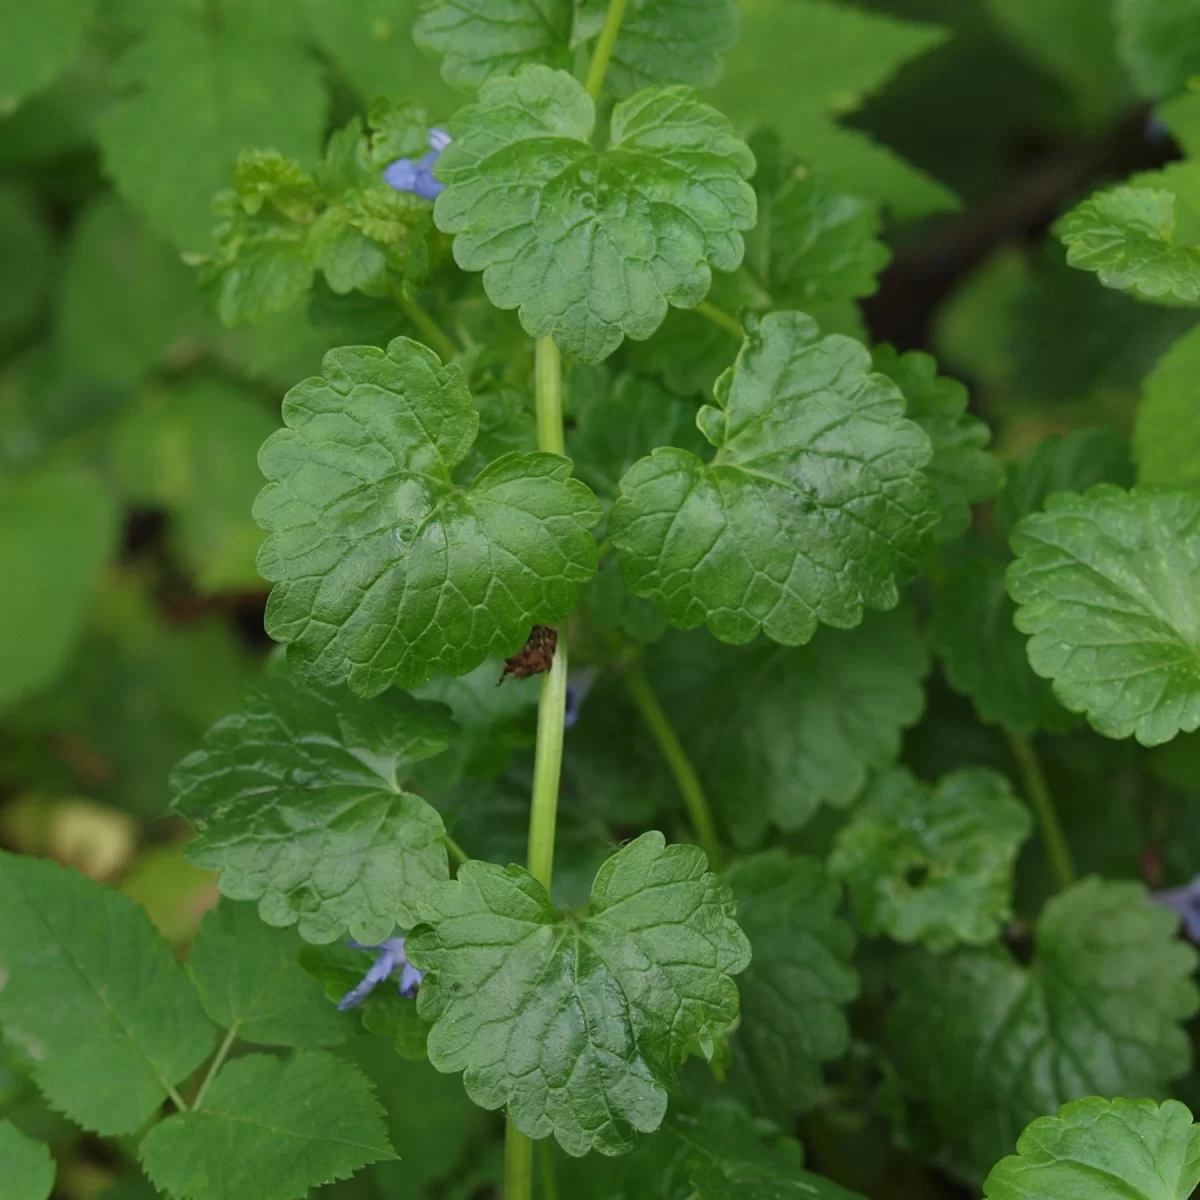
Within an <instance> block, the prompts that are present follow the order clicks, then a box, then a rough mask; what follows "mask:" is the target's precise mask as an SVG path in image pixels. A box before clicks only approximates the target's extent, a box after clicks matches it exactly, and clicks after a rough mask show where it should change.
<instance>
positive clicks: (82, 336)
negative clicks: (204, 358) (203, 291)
mask: <svg viewBox="0 0 1200 1200" xmlns="http://www.w3.org/2000/svg"><path fill="white" fill-rule="evenodd" d="M213 328H214V326H213V325H212V322H211V321H210V319H209V318H207V317H206V316H205V313H204V307H203V304H202V302H201V299H200V296H199V295H198V293H197V291H196V281H195V279H194V278H193V276H192V273H191V272H190V271H189V270H188V268H187V267H185V266H184V265H183V263H182V262H181V261H180V258H179V253H178V251H176V250H175V249H174V248H173V247H172V246H170V245H169V244H168V243H167V242H165V241H162V240H161V239H159V238H158V237H156V236H155V235H154V233H153V232H152V231H151V230H150V229H149V227H148V226H147V224H146V222H145V221H143V220H142V219H141V218H140V217H139V216H138V215H137V214H136V213H134V212H133V211H132V210H131V209H129V207H128V206H127V205H125V204H123V203H121V202H120V201H119V200H117V199H116V198H115V197H113V196H105V197H103V198H101V199H100V200H98V201H96V202H95V203H93V204H92V205H91V206H89V207H88V208H87V209H86V210H85V212H84V213H83V215H82V216H81V217H80V218H79V221H78V223H77V224H76V226H75V227H74V230H73V233H72V238H71V245H70V249H69V250H68V252H67V261H66V272H65V276H64V279H63V286H62V292H61V293H60V298H59V311H58V344H59V349H60V352H61V354H62V355H63V356H64V357H65V358H66V359H68V360H69V361H70V362H71V363H72V364H74V365H75V366H76V367H78V368H79V369H80V370H81V371H83V372H85V373H86V374H87V375H89V376H93V377H95V378H97V379H103V380H106V381H108V382H111V383H115V384H136V383H140V382H141V381H142V380H143V379H145V378H146V377H147V376H149V375H150V374H151V373H152V372H153V371H154V369H155V368H156V367H159V366H167V367H170V366H172V365H174V364H177V363H180V362H187V361H188V360H190V359H191V358H194V357H195V356H196V354H197V352H198V351H200V350H201V349H203V348H204V346H205V343H206V342H207V341H211V339H212V330H213Z"/></svg>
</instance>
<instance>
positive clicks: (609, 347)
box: [434, 66, 755, 362]
mask: <svg viewBox="0 0 1200 1200" xmlns="http://www.w3.org/2000/svg"><path fill="white" fill-rule="evenodd" d="M595 116H596V114H595V105H594V104H593V103H592V100H591V98H590V97H589V96H588V94H587V93H586V92H585V91H584V90H583V86H582V85H581V84H580V83H578V82H577V81H576V80H575V79H573V78H572V77H571V76H570V75H568V74H566V73H565V72H563V71H554V70H551V69H550V68H549V67H541V66H532V67H525V68H523V69H522V70H521V71H520V72H519V73H518V74H517V75H516V76H513V77H503V76H502V77H499V78H497V79H494V80H492V81H491V82H489V83H487V84H485V85H484V87H483V90H482V91H481V92H480V97H479V103H478V104H474V105H472V106H470V107H469V108H465V109H463V110H461V111H460V112H459V113H458V114H457V115H456V116H455V118H454V119H453V120H452V121H451V124H450V130H451V133H453V135H454V141H453V142H451V143H450V145H449V146H448V147H447V148H446V149H445V150H444V151H443V152H442V155H441V157H440V158H439V159H438V165H437V174H438V178H439V179H441V180H442V181H443V182H444V183H445V184H446V185H447V186H446V190H445V191H444V192H443V193H442V194H441V195H440V196H439V197H438V199H437V204H436V206H435V209H434V216H435V219H436V221H437V224H438V228H440V229H442V230H443V231H444V232H446V233H452V234H455V235H456V237H455V239H454V257H455V259H456V261H457V262H458V264H459V266H460V267H462V268H463V269H464V270H468V271H482V272H483V284H484V288H485V289H486V290H487V294H488V297H489V298H490V299H491V301H492V303H493V304H495V305H497V306H498V307H499V308H503V309H511V308H516V309H519V311H520V318H521V324H522V325H523V326H524V328H525V331H526V332H527V333H529V334H531V335H532V336H534V337H540V336H543V335H547V334H552V335H553V337H554V340H555V341H556V342H557V343H558V344H559V345H560V346H561V347H562V349H563V350H564V351H566V352H567V353H568V354H570V355H571V356H572V357H574V358H576V359H580V360H582V361H584V362H598V361H599V360H600V359H602V358H605V357H607V356H608V355H609V354H611V353H612V352H613V351H614V350H615V349H616V348H617V347H618V346H619V345H620V344H621V341H622V340H623V338H625V337H630V338H633V339H634V340H637V341H640V340H642V339H644V338H647V337H649V336H650V335H651V334H652V333H653V332H654V331H655V330H656V329H657V328H658V327H659V325H661V324H662V320H663V317H664V316H666V312H667V306H668V305H669V304H673V305H675V306H676V307H679V308H691V307H694V306H695V305H696V304H697V303H699V302H700V301H701V300H702V299H703V298H704V295H705V293H706V292H707V291H708V289H709V286H710V284H711V282H712V270H713V269H714V268H715V269H716V270H719V271H733V270H735V269H736V268H737V267H738V265H739V264H740V263H741V261H742V252H743V242H742V234H741V231H742V230H745V229H748V228H750V227H751V226H752V225H753V224H754V219H755V201H754V191H753V189H752V188H751V187H750V185H749V184H748V183H747V182H746V179H747V178H748V177H749V176H750V175H752V174H753V172H754V158H753V155H751V153H750V151H749V150H748V149H747V148H746V146H745V145H744V144H743V143H742V142H740V141H738V140H737V138H735V137H734V136H733V131H732V127H731V126H730V124H729V122H728V121H727V120H726V119H725V118H724V117H723V116H721V114H720V113H718V112H717V111H716V110H715V109H713V108H710V107H709V106H708V105H707V104H702V103H700V101H699V100H697V99H696V98H695V97H694V96H693V94H692V93H691V92H690V91H688V90H687V89H684V88H661V89H650V90H647V91H644V92H639V93H638V94H637V95H636V96H633V97H631V98H630V99H628V100H624V101H622V102H621V103H620V104H618V105H617V107H616V108H615V109H614V110H613V115H612V122H611V129H610V140H609V146H608V148H607V149H606V150H604V151H603V152H599V151H596V150H595V149H593V148H592V145H591V137H592V133H593V130H594V126H595Z"/></svg>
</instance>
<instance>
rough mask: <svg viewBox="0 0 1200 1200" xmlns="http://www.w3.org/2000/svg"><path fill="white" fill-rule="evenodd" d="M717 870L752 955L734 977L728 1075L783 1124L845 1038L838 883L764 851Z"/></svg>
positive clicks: (849, 976) (806, 1103)
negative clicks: (722, 872)
mask: <svg viewBox="0 0 1200 1200" xmlns="http://www.w3.org/2000/svg"><path fill="white" fill-rule="evenodd" d="M725 878H726V880H727V881H728V883H729V886H730V887H731V888H732V889H733V894H734V896H735V897H736V899H737V906H738V907H737V919H738V924H739V925H740V926H741V927H742V929H743V930H744V931H745V934H746V936H747V938H749V939H750V950H751V954H752V957H751V959H750V966H749V967H748V968H747V969H746V971H745V973H744V974H743V975H742V976H741V978H740V979H739V981H738V991H739V992H740V993H741V1008H742V1016H741V1021H740V1022H739V1024H738V1029H737V1033H736V1034H735V1035H734V1041H733V1048H734V1060H733V1076H732V1078H733V1083H734V1085H735V1087H737V1088H738V1089H739V1090H740V1091H743V1092H745V1093H747V1094H748V1095H750V1096H752V1097H753V1099H754V1101H755V1108H756V1109H757V1110H759V1111H765V1112H766V1113H767V1114H768V1115H769V1116H771V1117H773V1118H774V1119H777V1120H779V1121H780V1122H782V1123H783V1124H785V1125H786V1124H788V1123H790V1121H791V1118H792V1114H793V1112H794V1111H795V1110H796V1109H804V1108H810V1107H812V1105H813V1104H815V1103H816V1100H817V1096H818V1094H819V1093H820V1090H821V1064H822V1063H823V1062H828V1061H829V1060H830V1059H835V1058H840V1057H841V1056H842V1055H843V1054H845V1052H846V1050H847V1048H848V1047H849V1045H850V1026H849V1024H848V1022H847V1020H846V1016H845V1013H844V1009H845V1007H846V1005H848V1004H849V1003H850V1002H851V1001H852V1000H854V999H856V998H857V996H858V973H857V972H856V971H855V970H854V968H853V966H851V959H852V957H853V954H854V933H853V931H852V930H851V928H850V926H849V925H847V924H846V922H845V921H843V920H842V919H841V918H840V917H839V916H838V909H839V907H840V905H841V889H840V888H839V887H837V886H836V885H835V884H832V883H830V882H829V880H828V879H827V878H826V875H825V869H824V867H823V866H822V865H821V863H820V862H818V861H817V860H816V859H812V858H790V857H789V856H788V855H786V854H785V853H784V852H783V851H781V850H772V851H769V852H767V853H765V854H759V855H757V856H755V857H753V858H747V859H743V860H742V861H741V862H739V863H736V864H735V865H734V866H733V867H731V868H730V869H729V871H728V872H727V873H726V876H725Z"/></svg>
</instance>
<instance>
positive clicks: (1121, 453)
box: [992, 429, 1133, 534]
mask: <svg viewBox="0 0 1200 1200" xmlns="http://www.w3.org/2000/svg"><path fill="white" fill-rule="evenodd" d="M1097 483H1112V484H1115V485H1116V486H1117V487H1131V486H1132V485H1133V464H1132V463H1131V462H1130V459H1129V443H1128V442H1126V440H1125V439H1124V438H1123V437H1121V436H1120V435H1119V434H1117V433H1114V432H1113V431H1112V430H1111V429H1074V430H1072V431H1071V432H1070V433H1068V434H1066V435H1065V436H1060V435H1059V434H1056V433H1055V434H1051V435H1050V436H1049V437H1048V438H1044V439H1043V440H1042V441H1040V442H1039V443H1038V444H1037V445H1036V446H1035V447H1034V448H1033V450H1032V451H1031V452H1030V453H1029V454H1027V455H1026V456H1025V457H1024V458H1023V459H1021V461H1020V462H1019V463H1017V464H1016V465H1015V466H1014V467H1012V468H1010V470H1009V475H1008V482H1007V483H1006V484H1005V487H1004V491H1003V492H1001V493H1000V495H999V496H998V497H997V498H996V503H995V505H994V506H993V508H992V514H993V516H994V517H995V520H996V524H997V526H998V527H999V528H1000V530H1001V531H1002V532H1003V533H1006V534H1009V533H1012V531H1013V528H1014V527H1015V526H1016V524H1017V522H1018V521H1019V520H1020V519H1021V518H1022V517H1027V516H1029V515H1030V513H1036V512H1041V510H1042V509H1043V508H1045V507H1046V501H1047V500H1048V499H1049V498H1050V497H1051V496H1053V495H1054V494H1055V493H1056V492H1086V491H1087V490H1088V488H1090V487H1093V486H1094V485H1095V484H1097Z"/></svg>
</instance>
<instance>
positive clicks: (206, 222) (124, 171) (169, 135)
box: [99, 0, 325, 249]
mask: <svg viewBox="0 0 1200 1200" xmlns="http://www.w3.org/2000/svg"><path fill="white" fill-rule="evenodd" d="M257 7H258V6H255V5H248V4H242V3H236V2H235V0H214V3H213V4H212V5H208V6H201V5H196V6H194V7H192V6H187V7H184V6H176V7H175V8H173V9H172V10H171V11H170V12H168V13H166V14H162V15H159V14H157V13H156V14H155V16H154V19H153V21H152V22H151V23H150V24H149V28H148V31H147V32H146V33H145V35H144V36H142V37H141V38H140V39H139V40H138V41H136V42H135V43H134V44H133V46H132V47H131V48H130V49H129V50H128V51H127V52H126V54H125V56H124V57H123V59H122V60H121V62H120V64H119V70H120V74H121V77H122V79H123V80H124V81H125V82H127V83H129V84H131V85H133V87H134V89H135V92H134V94H133V95H132V96H131V97H130V98H129V99H127V100H126V101H125V102H124V103H123V104H122V105H120V106H119V107H118V108H117V109H116V110H115V111H113V112H111V113H109V114H108V115H106V116H105V117H103V118H102V119H101V120H100V122H99V132H100V145H101V149H102V151H103V153H104V161H105V166H106V167H107V169H108V171H109V173H110V174H111V175H112V177H113V178H114V179H115V180H116V182H117V186H118V187H119V188H120V189H121V191H122V193H123V194H124V195H125V196H126V197H127V198H128V199H129V200H130V201H132V203H133V204H135V205H136V206H137V207H138V208H140V209H141V210H142V211H143V212H145V213H146V214H147V215H148V216H149V217H150V219H151V220H152V221H153V222H154V224H155V225H156V226H157V227H158V228H159V229H160V230H161V231H162V232H163V233H165V234H167V235H168V236H169V237H171V238H172V239H174V241H176V242H177V243H178V244H179V245H180V246H182V247H184V248H185V249H199V248H202V247H203V246H204V245H205V242H206V241H207V238H208V230H209V226H210V224H211V223H212V217H211V210H210V204H211V202H212V197H213V195H214V193H216V192H219V191H220V190H221V189H222V188H224V187H225V186H226V185H227V182H228V179H229V175H230V172H231V171H232V170H233V165H234V162H235V160H236V159H237V156H238V154H239V153H240V152H241V151H242V149H243V148H244V147H246V146H273V147H274V148H275V149H276V150H277V151H278V152H279V153H280V154H282V155H285V156H288V157H291V158H298V159H301V160H304V161H312V159H313V158H314V157H315V154H316V149H317V138H318V135H319V133H320V131H321V127H322V124H323V123H324V118H325V93H324V89H323V88H322V86H321V79H320V74H319V72H318V69H317V65H316V63H315V62H314V61H313V60H312V59H311V58H310V57H309V56H308V54H307V53H306V52H305V50H304V48H303V46H302V44H301V43H300V41H299V40H298V39H295V38H293V37H290V36H288V32H287V31H279V30H277V29H275V28H273V27H272V25H271V23H270V22H268V21H264V20H263V19H262V16H261V14H259V13H258V12H257Z"/></svg>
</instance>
